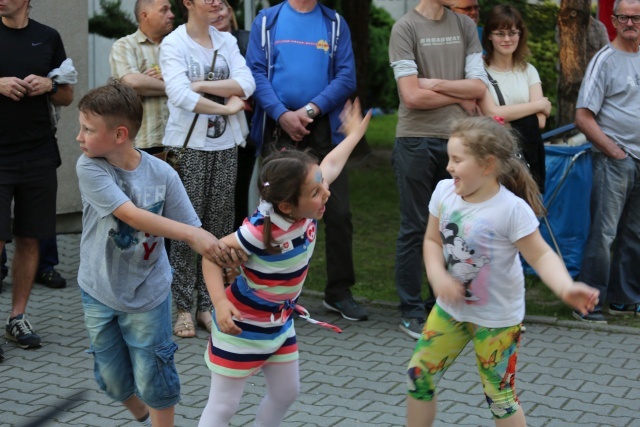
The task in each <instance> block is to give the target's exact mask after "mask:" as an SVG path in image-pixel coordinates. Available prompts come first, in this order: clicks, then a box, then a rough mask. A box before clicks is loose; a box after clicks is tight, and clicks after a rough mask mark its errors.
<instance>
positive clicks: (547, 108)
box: [536, 96, 552, 117]
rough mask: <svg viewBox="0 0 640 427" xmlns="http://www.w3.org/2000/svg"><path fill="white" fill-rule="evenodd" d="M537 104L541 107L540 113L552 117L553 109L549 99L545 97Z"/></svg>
mask: <svg viewBox="0 0 640 427" xmlns="http://www.w3.org/2000/svg"><path fill="white" fill-rule="evenodd" d="M536 102H537V103H538V105H539V106H540V112H541V113H542V114H544V115H545V116H547V117H549V116H550V115H551V107H552V105H551V102H550V101H549V98H547V97H546V96H544V97H542V98H540V99H538V100H537V101H536Z"/></svg>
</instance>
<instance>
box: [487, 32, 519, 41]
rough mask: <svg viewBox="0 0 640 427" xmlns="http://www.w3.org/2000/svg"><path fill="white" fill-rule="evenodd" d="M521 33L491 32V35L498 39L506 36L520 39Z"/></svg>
mask: <svg viewBox="0 0 640 427" xmlns="http://www.w3.org/2000/svg"><path fill="white" fill-rule="evenodd" d="M521 33H522V31H520V30H512V31H507V32H506V33H505V32H504V31H492V32H491V35H493V36H495V37H498V38H499V39H503V38H505V37H507V36H509V37H511V38H512V39H513V38H516V37H520V34H521Z"/></svg>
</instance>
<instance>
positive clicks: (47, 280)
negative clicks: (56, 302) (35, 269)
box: [35, 270, 67, 289]
mask: <svg viewBox="0 0 640 427" xmlns="http://www.w3.org/2000/svg"><path fill="white" fill-rule="evenodd" d="M35 282H36V283H40V284H41V285H45V286H46V287H48V288H52V289H62V288H64V287H66V286H67V281H66V280H65V279H64V277H62V276H61V275H60V273H58V272H57V271H55V270H48V271H43V272H42V273H38V274H36V279H35Z"/></svg>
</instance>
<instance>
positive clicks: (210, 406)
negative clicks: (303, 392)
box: [198, 360, 300, 427]
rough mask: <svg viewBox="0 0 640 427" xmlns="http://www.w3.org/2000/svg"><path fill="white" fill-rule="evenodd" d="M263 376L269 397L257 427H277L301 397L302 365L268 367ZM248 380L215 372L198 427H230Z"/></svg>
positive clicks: (257, 419)
mask: <svg viewBox="0 0 640 427" xmlns="http://www.w3.org/2000/svg"><path fill="white" fill-rule="evenodd" d="M262 372H263V373H264V377H265V380H266V383H267V394H266V395H265V396H264V398H263V399H262V402H260V406H259V407H258V413H257V414H256V421H255V424H254V427H277V426H279V425H280V423H281V422H282V420H283V418H284V416H285V415H286V413H287V409H289V406H291V405H292V404H293V402H295V400H296V398H297V397H298V394H299V393H300V373H299V371H298V361H297V360H296V361H293V362H287V363H274V364H268V365H265V366H263V367H262ZM247 379H248V378H229V377H225V376H223V375H219V374H216V373H213V372H212V373H211V390H210V391H209V400H208V401H207V405H206V406H205V407H204V410H203V411H202V416H201V417H200V422H199V423H198V427H228V425H229V421H230V420H231V417H233V415H234V414H235V413H236V411H237V410H238V406H239V405H240V399H241V398H242V392H243V391H244V386H245V384H246V382H247Z"/></svg>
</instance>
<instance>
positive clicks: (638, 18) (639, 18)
mask: <svg viewBox="0 0 640 427" xmlns="http://www.w3.org/2000/svg"><path fill="white" fill-rule="evenodd" d="M613 17H614V18H616V20H617V21H618V22H619V23H621V24H626V23H627V22H628V21H629V19H631V22H633V23H634V24H640V15H633V16H630V15H613Z"/></svg>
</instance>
